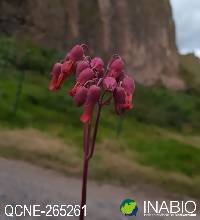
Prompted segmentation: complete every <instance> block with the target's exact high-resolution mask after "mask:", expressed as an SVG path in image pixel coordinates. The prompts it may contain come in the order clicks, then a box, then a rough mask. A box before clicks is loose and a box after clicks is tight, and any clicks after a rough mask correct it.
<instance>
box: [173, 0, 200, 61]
mask: <svg viewBox="0 0 200 220" xmlns="http://www.w3.org/2000/svg"><path fill="white" fill-rule="evenodd" d="M170 1H171V5H172V9H173V16H174V20H175V24H176V39H177V40H176V41H177V46H178V48H179V51H180V52H181V53H188V52H194V53H195V54H196V55H198V56H199V57H200V0H170Z"/></svg>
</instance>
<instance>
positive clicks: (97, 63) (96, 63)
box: [90, 57, 104, 72]
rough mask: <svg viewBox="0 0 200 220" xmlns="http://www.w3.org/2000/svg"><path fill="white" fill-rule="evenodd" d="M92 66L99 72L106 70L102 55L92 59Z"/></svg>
mask: <svg viewBox="0 0 200 220" xmlns="http://www.w3.org/2000/svg"><path fill="white" fill-rule="evenodd" d="M90 65H91V67H92V68H93V69H95V70H96V71H98V72H102V71H103V70H104V62H103V60H102V59H101V58H100V57H95V58H93V59H92V60H91V63H90Z"/></svg>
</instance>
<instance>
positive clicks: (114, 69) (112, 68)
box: [108, 57, 124, 78]
mask: <svg viewBox="0 0 200 220" xmlns="http://www.w3.org/2000/svg"><path fill="white" fill-rule="evenodd" d="M108 68H109V71H108V75H109V76H112V77H114V78H118V77H119V76H120V74H121V73H122V72H123V69H124V61H123V60H122V59H121V58H120V57H118V58H116V59H114V60H112V61H111V62H110V64H109V67H108Z"/></svg>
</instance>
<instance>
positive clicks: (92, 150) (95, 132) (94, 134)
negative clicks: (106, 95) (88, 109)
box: [87, 104, 102, 160]
mask: <svg viewBox="0 0 200 220" xmlns="http://www.w3.org/2000/svg"><path fill="white" fill-rule="evenodd" d="M101 107H102V105H101V104H99V105H98V110H97V117H96V121H95V126H94V133H93V137H92V145H91V149H90V153H89V155H88V156H87V159H88V160H89V159H91V158H92V156H93V153H94V148H95V143H96V137H97V131H98V127H99V119H100V115H101Z"/></svg>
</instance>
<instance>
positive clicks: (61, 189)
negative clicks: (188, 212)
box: [0, 158, 199, 220]
mask: <svg viewBox="0 0 200 220" xmlns="http://www.w3.org/2000/svg"><path fill="white" fill-rule="evenodd" d="M80 182H81V181H80V180H79V179H74V178H69V177H66V176H63V175H62V174H60V173H57V172H54V171H51V170H47V169H43V168H40V167H36V166H33V165H30V164H29V163H25V162H21V161H11V160H6V159H2V158H1V159H0V220H7V219H20V220H21V219H22V220H24V219H28V220H32V219H35V220H36V219H37V220H38V219H39V220H46V219H50V220H51V219H52V220H54V219H55V220H60V219H71V220H73V219H77V220H78V217H45V216H41V217H6V216H5V214H4V208H5V205H6V204H26V205H30V204H39V205H41V206H42V207H45V205H46V204H79V200H80V188H81V185H80ZM125 198H133V199H134V200H136V201H137V203H138V206H139V209H140V210H139V212H140V215H142V207H143V201H144V200H151V201H155V200H173V199H175V196H174V195H173V196H172V195H167V194H165V193H164V192H162V191H161V190H159V189H155V188H152V187H149V186H133V187H131V188H130V189H124V188H121V187H116V186H112V185H104V184H103V185H99V184H97V183H95V182H93V181H90V182H89V190H88V205H87V218H86V220H107V219H108V220H125V219H135V218H134V217H132V218H127V217H123V216H122V215H121V214H120V212H119V204H120V202H121V201H122V200H123V199H125ZM179 199H180V198H179ZM198 218H199V216H198V217H196V218H195V217H189V218H184V220H187V219H190V220H192V219H198ZM136 219H157V220H160V219H162V220H164V219H165V218H161V217H154V218H150V217H142V216H137V217H136ZM166 219H173V218H169V217H168V218H166ZM174 219H182V218H177V217H176V218H174Z"/></svg>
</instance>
